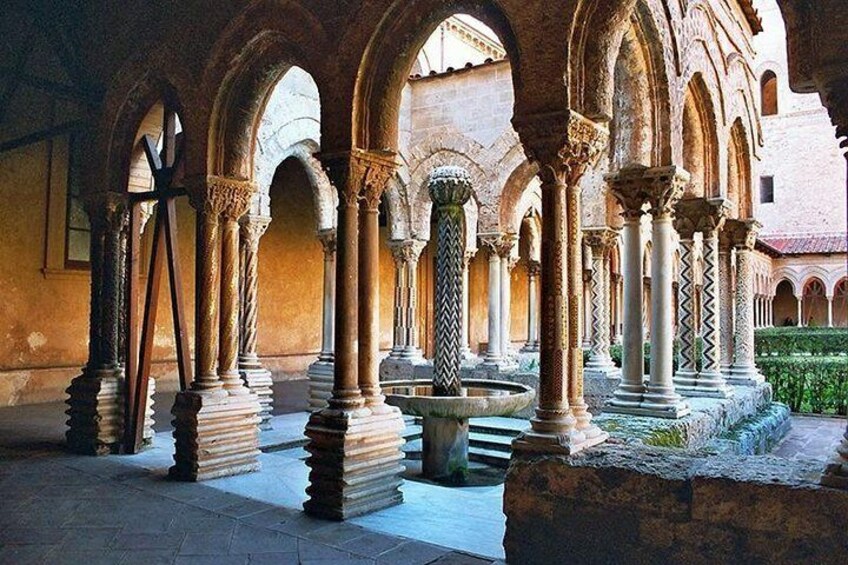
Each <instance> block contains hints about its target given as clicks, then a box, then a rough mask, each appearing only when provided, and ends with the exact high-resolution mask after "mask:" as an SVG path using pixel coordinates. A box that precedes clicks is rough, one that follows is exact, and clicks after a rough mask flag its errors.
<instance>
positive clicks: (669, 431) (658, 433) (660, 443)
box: [642, 426, 686, 447]
mask: <svg viewBox="0 0 848 565" xmlns="http://www.w3.org/2000/svg"><path fill="white" fill-rule="evenodd" d="M642 443H644V444H645V445H653V446H656V447H686V438H685V437H684V434H683V431H682V430H681V429H680V428H678V427H676V426H671V427H668V428H657V429H654V430H652V431H651V433H650V435H648V437H646V438H645V439H644V440H642Z"/></svg>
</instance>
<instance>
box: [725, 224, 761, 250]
mask: <svg viewBox="0 0 848 565" xmlns="http://www.w3.org/2000/svg"><path fill="white" fill-rule="evenodd" d="M762 227H763V225H762V224H761V223H760V222H758V221H757V220H727V221H726V222H725V224H724V230H723V233H724V234H725V235H726V237H727V238H729V242H730V243H731V244H732V245H733V247H735V248H736V249H747V250H749V251H750V250H752V249H754V244H755V243H756V242H757V234H758V233H759V232H760V228H762Z"/></svg>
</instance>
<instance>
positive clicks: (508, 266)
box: [498, 233, 518, 360]
mask: <svg viewBox="0 0 848 565" xmlns="http://www.w3.org/2000/svg"><path fill="white" fill-rule="evenodd" d="M517 243H518V236H517V235H515V234H511V233H508V234H504V236H503V238H502V239H501V248H500V249H499V250H498V251H499V253H500V256H501V332H500V334H501V355H502V356H503V357H504V358H505V359H509V360H514V358H515V353H514V352H513V351H512V339H511V337H512V269H514V268H515V265H516V263H517V261H518V257H517V256H515V255H513V251H514V250H515V245H516V244H517Z"/></svg>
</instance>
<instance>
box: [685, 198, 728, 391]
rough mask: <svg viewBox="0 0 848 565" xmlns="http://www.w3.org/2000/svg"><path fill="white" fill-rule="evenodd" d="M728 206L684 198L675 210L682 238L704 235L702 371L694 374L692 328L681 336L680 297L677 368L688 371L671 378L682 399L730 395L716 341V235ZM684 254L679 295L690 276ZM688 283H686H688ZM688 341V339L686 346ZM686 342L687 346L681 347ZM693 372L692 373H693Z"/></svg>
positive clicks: (717, 337)
mask: <svg viewBox="0 0 848 565" xmlns="http://www.w3.org/2000/svg"><path fill="white" fill-rule="evenodd" d="M729 209H730V207H729V203H728V202H727V201H725V200H723V199H711V200H707V199H704V198H687V199H685V200H681V201H680V202H679V203H678V205H677V208H676V212H677V217H676V220H675V225H676V226H677V228H678V232H680V233H681V237H684V235H685V236H689V237H691V236H693V235H694V233H695V232H700V233H701V234H702V236H703V256H704V273H703V277H704V284H703V287H702V289H701V301H702V303H701V338H702V341H703V348H702V350H701V370H700V371H697V372H695V371H694V369H695V366H694V359H695V357H694V355H695V335H694V328H692V333H691V335H689V337H688V338H686V337H684V336H683V335H682V333H683V330H684V327H685V323H684V308H683V304H684V303H685V301H684V299H682V298H681V300H680V303H681V304H680V305H681V310H680V312H681V324H680V329H681V339H680V350H681V360H680V366H681V367H683V366H688V367H690V368H691V372H685V373H684V372H682V371H680V370H678V373H677V374H676V375H675V377H674V384H675V387H676V389H677V391H678V392H679V393H680V394H683V395H685V396H710V397H716V398H727V397H728V396H731V395H732V394H733V389H732V388H731V387H729V386H727V382H726V381H725V378H724V376H723V375H722V372H721V343H720V339H719V310H720V300H721V297H720V294H719V292H718V281H719V243H718V233H719V230H720V229H721V228H722V227H723V225H724V222H725V218H727V214H728V212H729ZM684 255H685V252H684V253H681V272H680V277H681V285H680V291H681V295H683V294H684V292H685V288H687V287H691V286H693V285H692V282H691V280H690V276H691V274H686V273H685V271H686V268H684V267H685V263H686V261H687V259H684ZM687 281H688V282H687ZM687 339H688V340H691V343H689V342H688V341H687ZM684 343H688V344H689V345H688V346H684ZM684 350H685V351H688V352H689V353H690V355H692V357H691V362H690V360H689V359H686V361H685V362H684V359H683V351H684ZM693 373H694V374H693Z"/></svg>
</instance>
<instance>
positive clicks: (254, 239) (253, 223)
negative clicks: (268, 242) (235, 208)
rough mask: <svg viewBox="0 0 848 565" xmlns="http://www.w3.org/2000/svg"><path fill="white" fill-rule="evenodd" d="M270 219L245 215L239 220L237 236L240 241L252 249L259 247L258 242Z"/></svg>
mask: <svg viewBox="0 0 848 565" xmlns="http://www.w3.org/2000/svg"><path fill="white" fill-rule="evenodd" d="M270 223H271V218H269V217H268V216H258V215H255V214H245V215H244V216H242V217H241V219H240V220H239V235H240V237H241V240H242V241H243V242H244V243H245V245H247V246H248V247H250V248H252V249H257V248H258V247H259V240H260V239H261V238H262V236H263V235H265V231H266V230H267V229H268V224H270Z"/></svg>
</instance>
